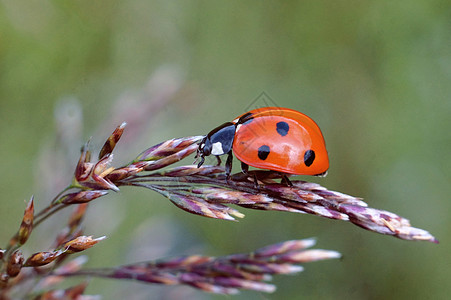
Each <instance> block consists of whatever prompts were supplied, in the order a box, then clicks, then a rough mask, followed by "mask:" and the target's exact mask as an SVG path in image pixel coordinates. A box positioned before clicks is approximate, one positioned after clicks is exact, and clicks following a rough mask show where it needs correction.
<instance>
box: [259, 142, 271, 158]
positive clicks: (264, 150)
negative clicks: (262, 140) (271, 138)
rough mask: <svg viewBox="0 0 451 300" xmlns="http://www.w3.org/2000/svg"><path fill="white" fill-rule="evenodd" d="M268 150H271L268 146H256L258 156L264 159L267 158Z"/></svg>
mask: <svg viewBox="0 0 451 300" xmlns="http://www.w3.org/2000/svg"><path fill="white" fill-rule="evenodd" d="M269 152H271V151H270V149H269V146H267V145H263V146H260V148H258V158H260V159H261V160H265V159H266V158H268V155H269Z"/></svg>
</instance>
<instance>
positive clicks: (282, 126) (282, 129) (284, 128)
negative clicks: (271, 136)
mask: <svg viewBox="0 0 451 300" xmlns="http://www.w3.org/2000/svg"><path fill="white" fill-rule="evenodd" d="M276 126H277V133H278V134H280V135H281V136H286V135H287V134H288V130H290V126H289V125H288V123H287V122H283V121H281V122H278V123H277V124H276Z"/></svg>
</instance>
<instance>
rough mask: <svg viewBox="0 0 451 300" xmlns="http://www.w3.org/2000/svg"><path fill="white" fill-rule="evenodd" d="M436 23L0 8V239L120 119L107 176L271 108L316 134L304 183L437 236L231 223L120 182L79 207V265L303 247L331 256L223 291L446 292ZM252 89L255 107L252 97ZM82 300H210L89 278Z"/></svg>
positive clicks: (395, 11) (319, 223) (411, 12)
mask: <svg viewBox="0 0 451 300" xmlns="http://www.w3.org/2000/svg"><path fill="white" fill-rule="evenodd" d="M450 20H451V3H450V2H449V1H445V0H432V1H421V0H413V1H392V2H389V1H287V2H284V3H281V2H269V1H248V2H241V1H227V2H226V1H178V2H169V1H142V0H141V1H139V0H129V1H108V2H104V1H1V2H0V166H1V169H2V173H1V180H0V190H1V191H2V195H1V198H0V207H1V208H0V220H1V228H2V230H1V231H0V241H1V245H3V246H4V245H5V244H6V242H7V240H8V238H9V237H10V236H11V235H12V234H13V233H14V232H15V231H16V230H17V228H18V226H19V224H20V220H21V217H22V214H23V209H24V207H25V204H24V200H28V199H29V197H30V196H31V195H35V197H36V199H35V200H36V206H37V209H39V208H40V207H41V208H42V207H43V206H44V205H45V203H47V202H48V201H49V199H51V197H52V195H55V194H56V192H57V191H58V190H59V189H61V188H62V187H64V186H65V184H67V183H68V182H69V181H70V180H71V172H72V169H73V167H74V165H75V163H76V161H77V160H78V157H77V156H78V151H79V149H80V146H81V145H82V143H83V142H84V141H85V140H87V139H88V138H89V137H90V136H92V137H93V139H92V145H93V148H94V149H99V147H100V146H101V145H102V144H103V141H104V140H105V138H106V137H107V136H108V134H109V133H110V132H112V131H113V129H114V127H115V126H116V125H118V124H120V123H121V122H122V121H127V122H128V123H129V126H128V128H127V129H126V132H125V136H124V138H123V142H122V143H121V144H120V145H119V147H118V148H117V149H116V151H115V152H116V157H115V162H114V164H115V165H116V166H119V165H121V164H123V163H125V162H127V161H129V160H130V159H132V158H134V157H135V156H136V155H137V154H138V153H139V152H140V151H142V150H144V149H145V148H146V147H148V146H150V145H153V144H156V143H158V142H160V141H163V140H166V139H169V138H172V137H180V136H188V135H198V134H205V133H207V132H208V131H209V130H210V129H212V128H214V127H216V126H217V125H219V124H221V123H223V122H225V121H229V120H231V119H233V118H234V117H236V116H237V115H240V114H241V113H243V112H245V111H246V110H247V109H248V108H250V106H252V105H258V106H263V105H265V104H267V103H265V101H272V102H274V103H275V104H277V105H279V106H282V107H290V108H293V109H297V110H300V111H302V112H304V113H306V114H308V115H309V116H311V117H312V118H313V119H314V120H316V121H317V123H318V124H319V125H320V127H321V129H322V131H323V133H324V135H325V138H326V141H327V147H328V151H329V154H330V160H331V167H330V170H329V175H328V176H327V177H326V178H315V177H304V178H303V179H305V180H310V181H314V182H318V183H320V184H321V185H324V186H326V187H328V188H329V189H332V190H337V191H341V192H343V193H347V194H351V195H355V196H360V197H363V198H364V199H365V200H366V201H367V203H368V204H369V205H370V206H371V207H375V208H379V209H385V210H388V211H391V212H394V213H397V214H399V215H401V216H403V217H406V218H408V219H409V220H410V221H411V223H412V225H413V226H415V227H419V228H423V229H426V230H428V231H430V232H431V233H432V234H434V235H435V236H436V237H437V238H438V239H439V240H440V244H439V245H435V244H432V243H427V242H407V241H402V240H398V239H396V238H393V237H390V236H383V235H378V234H375V233H371V232H368V231H365V230H363V229H361V228H358V227H356V226H353V225H351V224H349V223H345V222H339V221H332V220H328V219H322V218H319V217H315V216H309V215H297V214H288V213H280V212H262V211H250V210H245V209H240V211H241V212H243V213H245V214H246V218H244V219H243V220H241V221H240V222H226V221H219V220H210V219H206V218H202V217H198V216H194V215H190V214H188V213H185V212H183V211H181V210H179V209H177V208H176V207H175V206H173V205H172V204H170V203H169V202H168V201H166V200H165V199H164V198H162V197H161V196H159V195H156V194H153V193H151V192H150V191H145V190H133V189H127V188H123V189H122V190H121V192H120V193H118V194H115V195H110V196H107V197H104V198H101V199H99V200H97V201H96V202H94V203H92V205H91V207H90V210H89V214H88V216H87V220H86V234H88V235H91V234H92V235H94V236H101V235H107V236H108V239H107V240H106V241H104V242H102V243H100V244H99V245H97V246H96V247H94V248H93V249H91V250H89V252H86V254H88V255H89V258H90V260H89V263H88V265H89V266H95V267H102V266H114V265H118V264H124V263H131V262H135V261H142V260H146V259H153V258H158V257H166V256H170V255H182V254H193V253H199V254H206V255H224V254H230V253H237V252H247V251H251V250H253V249H256V248H258V247H261V246H264V245H267V244H271V243H276V242H279V241H283V240H288V239H299V238H306V237H316V238H317V239H318V245H317V247H318V248H324V249H333V250H337V251H339V252H341V253H342V254H343V255H344V258H343V259H342V260H341V261H338V260H332V261H324V262H317V263H312V264H306V265H305V271H304V272H303V273H301V274H299V275H296V276H279V277H276V278H275V280H274V282H275V283H276V284H277V285H278V290H277V291H276V292H275V293H274V294H269V295H267V294H261V293H253V292H243V293H242V294H241V295H240V296H238V297H236V298H237V299H295V298H299V299H301V298H302V299H345V298H346V299H445V298H448V297H449V295H450V293H451V285H450V278H451V247H450V242H451V238H450V236H451V218H450V217H449V215H450V212H451V201H450V200H451V199H450V196H449V195H450V193H451V187H450V182H451V176H450V172H449V170H450V169H451V160H450V155H449V154H450V148H451V134H450V128H451V122H450V120H451V118H450V115H451V101H450V100H451V84H450V83H451V39H450V37H451V23H450ZM262 92H265V93H266V95H267V96H268V97H263V98H258V96H259V95H260V94H261V93H262ZM255 99H257V102H253V101H254V100H255ZM251 108H253V107H251ZM191 162H192V160H191V158H188V159H187V160H186V161H185V163H187V164H190V163H191ZM67 213H68V212H66V215H65V217H64V216H63V217H60V218H59V219H58V218H55V220H53V221H52V222H50V223H51V224H50V223H49V224H45V225H43V226H42V227H41V228H38V230H36V232H35V233H34V236H33V237H32V239H31V240H30V242H29V244H28V247H26V248H25V252H26V254H31V253H33V252H36V251H42V250H47V247H48V245H49V244H50V241H51V240H52V237H53V236H54V234H55V233H56V232H58V230H59V229H60V228H61V227H62V226H64V224H65V218H67ZM87 292H88V293H91V294H101V295H103V296H104V299H122V298H124V297H128V298H130V299H161V298H164V299H179V298H182V297H184V298H190V299H196V298H197V299H201V298H203V299H224V297H223V296H215V295H208V294H203V293H200V292H197V291H194V290H192V289H190V288H186V287H182V288H174V287H159V286H158V287H157V286H147V285H143V284H138V283H133V282H118V281H109V280H99V279H94V280H92V281H91V283H90V286H89V288H88V290H87ZM226 298H230V297H226Z"/></svg>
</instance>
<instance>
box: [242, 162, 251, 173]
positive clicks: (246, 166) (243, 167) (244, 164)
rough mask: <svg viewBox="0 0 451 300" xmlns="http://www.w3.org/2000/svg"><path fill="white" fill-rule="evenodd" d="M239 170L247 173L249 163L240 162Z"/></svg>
mask: <svg viewBox="0 0 451 300" xmlns="http://www.w3.org/2000/svg"><path fill="white" fill-rule="evenodd" d="M241 172H243V173H244V174H246V175H249V165H248V164H246V163H244V162H241Z"/></svg>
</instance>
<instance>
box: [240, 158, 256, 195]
mask: <svg viewBox="0 0 451 300" xmlns="http://www.w3.org/2000/svg"><path fill="white" fill-rule="evenodd" d="M241 171H242V172H243V174H245V175H246V176H248V177H250V176H251V175H250V174H249V165H248V164H245V163H244V162H241ZM252 177H253V179H254V188H256V189H259V185H258V181H257V175H255V173H252Z"/></svg>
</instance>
